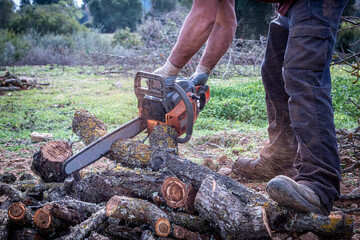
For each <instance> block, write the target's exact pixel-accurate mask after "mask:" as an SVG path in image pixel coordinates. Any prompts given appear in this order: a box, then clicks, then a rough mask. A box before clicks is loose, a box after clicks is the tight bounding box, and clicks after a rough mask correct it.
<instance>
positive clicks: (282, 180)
mask: <svg viewBox="0 0 360 240" xmlns="http://www.w3.org/2000/svg"><path fill="white" fill-rule="evenodd" d="M266 192H267V193H268V194H269V197H270V198H271V199H272V200H274V201H275V202H277V203H279V204H281V205H284V206H287V207H290V208H294V209H297V210H300V211H304V212H308V213H310V212H313V213H316V214H321V215H325V216H328V215H329V214H330V212H329V211H328V210H327V209H326V207H325V205H324V204H323V202H322V201H321V199H320V197H319V196H318V195H316V193H315V192H314V191H313V190H312V189H311V188H310V187H308V186H306V185H304V184H300V183H297V182H295V181H294V180H292V179H291V178H288V177H286V176H283V175H280V176H277V177H275V178H273V179H271V181H270V182H269V183H268V184H267V186H266Z"/></svg>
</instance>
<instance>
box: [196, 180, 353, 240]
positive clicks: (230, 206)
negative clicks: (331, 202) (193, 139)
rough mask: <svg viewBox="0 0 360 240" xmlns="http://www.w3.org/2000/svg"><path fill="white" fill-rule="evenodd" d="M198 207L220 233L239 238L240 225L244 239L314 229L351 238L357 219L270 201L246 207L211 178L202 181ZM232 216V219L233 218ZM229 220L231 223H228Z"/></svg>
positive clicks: (322, 234) (323, 235)
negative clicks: (305, 211)
mask: <svg viewBox="0 0 360 240" xmlns="http://www.w3.org/2000/svg"><path fill="white" fill-rule="evenodd" d="M195 208H196V209H197V210H198V211H199V213H200V215H201V216H203V217H204V218H205V219H207V220H208V221H210V222H212V225H213V226H215V225H214V224H216V229H217V230H218V231H219V233H220V234H221V235H222V237H224V236H227V237H229V236H232V237H231V238H232V239H237V238H236V232H233V231H235V229H236V228H237V227H240V229H242V230H241V233H242V235H241V238H244V239H256V238H257V237H264V238H265V237H266V231H265V229H264V226H265V228H266V230H267V232H268V234H269V235H268V236H271V235H272V234H273V233H287V234H288V235H289V236H290V235H292V233H296V234H300V235H301V234H305V233H307V232H312V233H314V234H316V235H317V236H319V237H321V238H324V239H329V238H335V239H351V237H352V234H353V226H354V219H353V218H352V216H349V215H343V214H334V213H333V214H331V215H330V216H322V215H317V214H313V213H304V212H300V211H297V210H294V209H290V208H287V207H284V206H279V205H278V204H277V203H275V202H273V201H269V202H267V203H266V204H264V206H263V207H261V206H246V205H244V204H243V203H242V202H239V200H238V199H237V198H235V197H234V196H233V195H232V194H231V191H229V190H227V189H226V187H225V186H223V185H221V184H220V182H217V181H215V180H214V179H213V178H211V177H209V178H207V179H205V180H204V181H203V184H202V185H201V187H200V189H199V192H198V194H197V196H196V198H195ZM232 219H233V220H232ZM228 221H229V222H228Z"/></svg>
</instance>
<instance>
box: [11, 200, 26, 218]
mask: <svg viewBox="0 0 360 240" xmlns="http://www.w3.org/2000/svg"><path fill="white" fill-rule="evenodd" d="M8 213H9V218H10V219H11V220H13V221H21V220H23V219H24V218H25V215H26V208H25V206H24V205H23V204H22V203H13V204H11V205H10V207H9V210H8Z"/></svg>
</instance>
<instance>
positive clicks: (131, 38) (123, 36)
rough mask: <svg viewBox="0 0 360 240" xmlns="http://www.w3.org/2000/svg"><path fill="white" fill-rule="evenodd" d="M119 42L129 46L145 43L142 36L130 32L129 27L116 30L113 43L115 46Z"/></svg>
mask: <svg viewBox="0 0 360 240" xmlns="http://www.w3.org/2000/svg"><path fill="white" fill-rule="evenodd" d="M117 44H120V45H122V46H124V47H128V48H130V47H136V46H141V45H144V43H143V41H142V40H141V36H140V35H139V34H138V33H132V32H130V28H128V27H126V28H125V29H121V30H117V31H116V32H115V34H114V36H113V40H112V43H111V45H112V46H113V47H114V46H116V45H117Z"/></svg>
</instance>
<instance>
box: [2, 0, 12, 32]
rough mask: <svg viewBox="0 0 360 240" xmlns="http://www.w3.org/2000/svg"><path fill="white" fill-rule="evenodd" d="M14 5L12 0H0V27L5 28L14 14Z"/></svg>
mask: <svg viewBox="0 0 360 240" xmlns="http://www.w3.org/2000/svg"><path fill="white" fill-rule="evenodd" d="M14 10H15V5H14V2H13V1H12V0H0V29H2V28H7V26H8V25H9V23H10V20H11V18H12V16H13V15H14Z"/></svg>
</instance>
